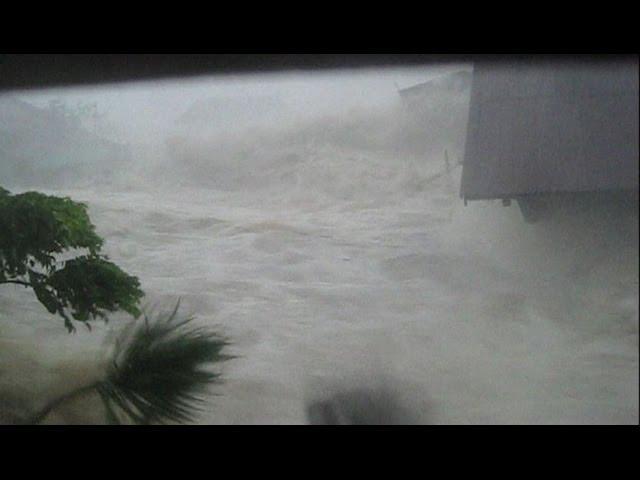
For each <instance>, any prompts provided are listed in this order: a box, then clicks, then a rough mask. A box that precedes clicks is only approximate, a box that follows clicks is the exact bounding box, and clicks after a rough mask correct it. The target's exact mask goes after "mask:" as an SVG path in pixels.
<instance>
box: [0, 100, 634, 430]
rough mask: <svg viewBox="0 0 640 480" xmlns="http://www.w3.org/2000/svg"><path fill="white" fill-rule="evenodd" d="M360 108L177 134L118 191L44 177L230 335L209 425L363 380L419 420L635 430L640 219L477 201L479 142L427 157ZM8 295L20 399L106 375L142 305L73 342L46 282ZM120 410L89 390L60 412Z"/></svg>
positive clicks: (96, 414) (8, 392)
mask: <svg viewBox="0 0 640 480" xmlns="http://www.w3.org/2000/svg"><path fill="white" fill-rule="evenodd" d="M358 115H360V116H358ZM358 115H356V114H354V118H356V120H353V121H352V122H351V123H349V122H346V123H344V124H339V123H338V124H336V122H335V121H334V120H332V119H327V118H321V119H318V120H317V121H315V123H310V124H306V125H298V126H289V127H287V128H286V129H283V131H275V130H277V129H275V130H274V128H275V127H269V128H270V129H267V128H266V127H265V128H264V129H262V130H260V129H258V130H256V131H254V132H253V133H251V135H252V136H249V134H247V135H245V136H242V135H238V136H237V137H229V136H227V137H225V138H224V139H222V138H211V137H207V136H206V135H205V134H202V135H201V136H199V137H197V136H193V137H189V136H188V135H178V134H176V135H175V136H173V137H171V138H169V139H167V141H166V142H164V143H163V144H162V145H161V146H159V147H158V151H160V152H162V158H161V159H160V160H158V161H157V162H155V163H154V164H153V165H152V166H148V167H147V166H145V167H144V168H143V167H139V168H137V169H136V168H133V169H132V170H131V171H129V172H124V173H123V174H122V175H121V177H122V181H120V182H112V183H111V184H108V185H105V184H102V183H101V182H100V180H99V179H98V180H94V181H93V183H90V184H88V185H87V186H81V187H77V186H74V187H73V188H68V187H65V188H58V189H41V190H45V191H46V192H47V193H51V194H56V195H68V196H70V197H72V198H73V199H75V200H79V201H84V202H87V203H88V205H89V213H90V215H91V218H92V219H93V221H94V223H95V224H96V228H97V231H98V233H99V234H100V235H102V236H103V237H104V238H105V240H106V242H105V250H106V253H107V254H108V255H109V257H110V258H111V259H112V260H113V261H115V262H116V263H118V264H119V265H121V266H122V267H123V268H124V269H125V270H126V271H128V272H129V273H131V274H134V275H136V276H138V277H139V278H140V281H141V284H142V286H143V288H144V290H145V292H146V294H147V298H146V301H147V303H148V305H150V306H153V307H156V308H162V307H167V308H169V307H171V306H172V305H173V304H174V302H175V301H176V300H177V299H178V298H180V299H181V308H182V309H183V311H185V312H187V313H192V314H193V315H195V316H196V317H197V319H198V321H200V322H204V323H206V324H210V325H215V326H218V327H219V328H220V329H221V331H223V332H224V333H225V334H226V335H228V336H229V338H230V339H231V341H232V347H231V349H232V351H233V352H232V353H233V354H235V355H237V358H235V359H234V360H232V361H230V362H228V363H226V364H225V366H224V369H223V374H224V380H225V381H224V383H223V384H221V385H219V386H216V387H215V388H214V393H217V394H218V395H217V396H212V398H211V400H210V402H209V403H208V404H207V408H206V409H205V411H204V412H203V413H202V415H201V416H200V418H199V422H200V423H207V424H210V423H211V424H274V423H275V424H300V423H306V422H307V421H308V419H307V416H306V412H305V404H306V402H308V401H309V400H310V399H315V398H322V397H323V396H326V395H329V394H330V393H331V392H333V391H339V390H340V389H342V388H344V387H345V386H349V387H358V388H360V387H362V388H384V389H386V390H388V391H390V392H392V393H393V395H395V397H396V398H397V400H398V402H400V403H401V404H402V405H403V406H405V407H406V408H407V409H409V410H410V411H411V412H413V418H414V420H415V421H416V422H419V423H436V424H449V423H456V424H467V423H580V424H583V423H637V422H638V382H637V379H638V215H637V210H635V211H631V212H627V211H618V210H616V211H615V212H613V213H612V212H611V211H608V210H606V209H601V210H598V209H588V210H585V211H583V212H581V213H578V214H570V215H569V214H566V215H564V214H562V212H560V213H559V214H558V215H556V216H555V217H553V218H552V219H550V220H549V221H547V222H542V223H537V224H528V223H525V222H524V221H523V219H522V216H521V214H520V212H519V211H518V209H517V206H515V205H514V206H511V207H508V208H506V207H503V206H502V205H501V204H500V203H498V202H470V203H469V204H468V205H467V206H464V205H463V202H462V201H461V199H460V198H459V195H458V192H459V179H460V166H459V164H458V160H460V157H461V149H460V148H458V147H459V146H460V142H458V143H456V142H450V143H447V141H446V139H445V140H443V141H442V142H440V143H438V144H435V145H434V144H430V145H429V146H428V148H418V147H416V148H409V147H410V146H411V145H412V143H411V139H410V138H409V139H408V140H407V141H405V142H401V141H400V140H402V135H409V134H408V133H406V132H407V131H406V130H404V131H403V130H401V129H400V128H397V126H396V123H395V121H394V119H393V118H392V116H391V114H389V115H390V117H389V118H387V117H385V115H386V114H385V112H382V111H376V112H374V113H373V114H371V115H368V114H366V112H365V113H361V114H358ZM387 121H388V123H385V122H387ZM345 132H346V133H345ZM403 132H404V133H403ZM409 133H410V132H409ZM407 138H408V137H407ZM397 145H403V147H402V148H400V147H397ZM407 145H408V146H409V147H407ZM445 150H446V154H445ZM149 155H151V154H149ZM445 155H446V158H447V160H448V164H449V165H448V168H447V164H445ZM1 293H2V296H1V297H0V301H1V302H2V303H1V305H2V309H0V312H1V313H0V334H1V335H2V339H1V340H0V341H1V342H2V351H1V352H0V355H1V356H2V359H1V360H2V362H1V363H0V391H1V392H2V393H0V394H1V395H2V396H3V397H4V398H3V401H4V402H5V405H8V406H9V407H7V410H6V411H9V410H11V409H13V410H11V411H14V412H17V413H16V414H18V413H20V412H21V411H22V410H29V409H32V408H36V407H37V406H40V405H42V404H43V403H44V402H45V401H46V400H47V399H48V398H50V397H52V396H55V395H56V394H59V393H60V392H64V391H65V390H68V389H69V388H73V387H74V386H76V385H80V384H82V383H83V382H86V381H87V380H88V379H90V378H93V377H94V376H96V375H98V374H99V373H98V372H99V363H100V359H101V358H102V357H101V356H100V355H99V353H100V352H101V351H102V345H103V342H104V341H105V340H104V339H105V336H106V333H107V330H108V329H109V328H111V327H113V326H114V325H118V323H119V322H122V321H124V319H125V317H124V316H115V317H114V318H113V320H112V322H111V323H110V324H108V325H106V326H105V325H102V324H101V323H99V322H97V323H95V324H94V329H93V331H91V332H88V331H83V330H82V329H81V327H80V329H79V330H78V332H77V333H76V334H75V335H67V334H66V332H65V330H64V328H63V326H62V324H61V320H59V319H57V318H52V317H50V316H48V315H47V314H46V311H45V310H44V309H43V308H42V306H41V305H40V304H38V303H37V301H35V299H34V298H33V296H32V294H31V292H29V291H27V290H24V289H22V288H20V287H16V286H3V291H2V292H1ZM82 402H85V403H82ZM21 409H22V410H21ZM102 421H103V418H102V410H101V409H100V407H99V404H98V403H97V402H96V401H95V399H91V398H86V399H84V400H82V401H79V402H76V403H74V404H73V405H67V406H66V407H65V408H63V409H60V411H59V412H56V413H55V415H53V416H52V418H50V419H49V422H58V423H78V422H79V423H88V422H89V423H90V422H98V423H99V422H102Z"/></svg>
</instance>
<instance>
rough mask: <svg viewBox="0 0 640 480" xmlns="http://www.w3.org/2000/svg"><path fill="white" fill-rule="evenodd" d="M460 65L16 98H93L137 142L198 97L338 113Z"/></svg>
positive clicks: (40, 101) (389, 98)
mask: <svg viewBox="0 0 640 480" xmlns="http://www.w3.org/2000/svg"><path fill="white" fill-rule="evenodd" d="M461 68H468V67H465V66H463V65H448V66H447V65H440V66H435V67H434V66H431V67H423V68H419V69H415V68H414V69H400V70H398V69H394V70H358V71H339V72H334V71H332V72H316V73H303V72H291V73H287V74H261V75H241V76H227V75H224V76H215V77H198V78H192V79H185V80H165V81H160V82H158V81H155V82H139V83H122V84H112V85H107V86H100V87H89V88H87V87H83V88H77V87H75V88H66V89H49V90H42V91H38V92H33V91H29V92H20V93H18V94H17V96H18V97H19V98H21V99H22V100H25V101H28V102H30V103H33V104H36V105H40V106H46V105H47V104H48V102H49V101H50V100H52V99H60V100H62V101H64V102H65V103H67V104H68V105H70V106H74V105H76V104H77V103H79V102H85V103H89V102H91V103H93V102H95V103H97V105H98V109H99V111H100V112H101V113H106V114H107V118H108V120H109V121H110V122H111V123H113V124H115V125H117V126H118V127H119V130H121V131H122V133H123V135H124V136H125V137H127V138H126V139H127V140H129V141H136V140H139V139H141V138H144V137H145V136H148V135H150V134H161V135H164V134H166V133H168V132H170V131H171V130H172V129H173V128H174V127H175V125H176V123H175V122H176V120H177V118H178V117H179V116H180V115H181V114H183V113H184V112H185V111H186V110H187V109H188V108H189V107H190V106H191V105H193V104H194V102H196V101H197V100H199V99H207V98H229V99H233V98H239V97H242V98H251V97H264V96H269V97H275V98H277V99H279V100H280V101H281V102H282V103H283V105H284V106H286V108H287V109H289V110H291V111H294V112H304V114H313V113H324V112H326V113H330V112H333V113H340V112H341V111H344V110H345V109H349V108H353V107H354V106H377V105H384V104H389V103H391V102H396V101H397V100H398V95H397V88H405V87H409V86H412V85H415V84H417V83H420V82H424V81H426V80H428V79H429V78H433V77H434V76H437V75H440V74H443V73H446V72H449V71H455V70H459V69H461Z"/></svg>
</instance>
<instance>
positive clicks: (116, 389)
mask: <svg viewBox="0 0 640 480" xmlns="http://www.w3.org/2000/svg"><path fill="white" fill-rule="evenodd" d="M178 307H179V302H178V304H177V305H176V307H175V308H174V310H173V311H172V312H171V313H160V314H157V315H155V316H153V318H150V317H149V316H148V315H147V314H146V313H145V314H143V316H141V317H140V318H139V319H137V320H134V321H132V322H131V324H130V325H128V326H127V327H126V328H125V329H124V330H123V331H122V332H121V334H120V336H119V337H118V339H117V341H116V346H115V350H114V355H113V361H112V363H111V365H110V367H109V369H108V372H107V376H106V379H105V380H104V381H102V382H100V384H99V385H98V386H97V387H96V388H97V391H98V393H99V394H100V396H101V398H102V400H103V402H104V404H105V407H106V410H107V416H108V419H109V421H110V423H121V419H122V417H125V418H128V419H129V421H131V422H133V423H136V424H154V423H168V422H178V423H185V422H190V421H193V420H194V418H195V414H196V413H197V412H198V411H200V410H201V407H202V405H203V404H204V402H205V396H206V394H207V393H208V389H209V387H210V386H211V385H212V384H216V383H220V381H221V377H220V373H219V372H216V371H213V370H212V367H213V366H215V365H216V364H218V363H220V362H224V361H226V360H229V359H231V358H233V356H231V355H227V354H225V353H224V350H225V348H226V347H227V346H228V345H229V342H228V341H227V340H226V339H225V338H224V337H222V336H221V335H219V334H218V333H216V332H214V331H212V330H211V329H210V328H206V327H203V326H196V325H194V324H193V323H192V322H193V317H186V318H179V315H178Z"/></svg>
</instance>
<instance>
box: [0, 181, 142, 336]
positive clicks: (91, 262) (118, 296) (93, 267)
mask: <svg viewBox="0 0 640 480" xmlns="http://www.w3.org/2000/svg"><path fill="white" fill-rule="evenodd" d="M102 245H103V240H102V238H100V237H99V236H98V235H97V234H96V232H95V227H94V225H93V224H92V223H91V220H90V218H89V215H88V213H87V206H86V205H85V204H83V203H79V202H74V201H73V200H71V199H70V198H66V197H54V196H48V195H44V194H42V193H38V192H26V193H21V194H17V195H12V194H11V193H10V192H9V191H7V190H5V189H3V188H1V187H0V284H2V283H17V284H22V285H27V286H30V287H32V288H33V290H34V293H35V294H36V297H37V298H38V300H39V301H40V303H42V304H43V305H44V307H45V308H46V309H47V311H49V312H50V313H52V314H57V315H60V316H61V317H63V318H64V320H65V326H66V327H67V329H68V330H69V331H73V330H75V328H74V327H73V323H72V320H71V318H73V319H74V320H77V321H81V322H85V324H87V323H86V322H88V321H89V320H91V319H95V318H98V317H99V318H104V319H106V318H107V317H106V313H107V312H114V311H117V310H123V311H125V312H127V313H129V314H130V315H132V316H134V317H137V316H139V315H140V309H139V302H140V299H141V298H142V296H143V295H144V293H143V292H142V290H141V289H140V283H139V281H138V279H137V278H136V277H133V276H130V275H128V274H127V273H125V272H124V271H123V270H121V269H120V268H119V267H118V266H117V265H115V264H114V263H112V262H110V261H108V260H107V258H106V257H105V256H103V255H101V254H100V250H101V248H102ZM73 250H76V251H81V250H84V251H85V252H88V253H87V254H84V255H80V256H78V257H76V258H74V259H71V260H68V261H66V262H61V261H59V260H58V258H59V254H61V253H63V252H69V251H73ZM87 325H88V324H87Z"/></svg>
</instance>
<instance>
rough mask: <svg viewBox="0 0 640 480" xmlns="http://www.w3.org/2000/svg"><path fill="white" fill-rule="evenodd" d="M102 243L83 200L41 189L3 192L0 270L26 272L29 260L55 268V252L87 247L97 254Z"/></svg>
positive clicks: (11, 274)
mask: <svg viewBox="0 0 640 480" xmlns="http://www.w3.org/2000/svg"><path fill="white" fill-rule="evenodd" d="M102 243H103V242H102V239H101V238H100V237H99V236H98V235H97V234H96V233H95V227H94V225H93V224H92V223H91V220H90V219H89V215H88V214H87V206H86V205H85V204H83V203H78V202H74V201H73V200H71V199H70V198H66V197H65V198H61V197H54V196H48V195H44V194H42V193H38V192H26V193H21V194H18V195H11V194H9V193H8V192H7V191H6V190H3V192H2V194H0V262H1V263H0V269H1V270H3V271H4V272H6V274H7V275H10V276H17V275H25V274H26V273H27V272H26V268H27V265H28V263H29V261H35V262H37V263H39V264H40V265H41V266H42V267H44V268H46V269H48V270H52V269H54V268H55V257H54V254H55V253H61V252H63V251H65V250H70V249H83V248H84V249H88V250H89V252H90V253H91V254H93V255H95V254H97V252H99V250H100V248H101V247H102Z"/></svg>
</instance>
